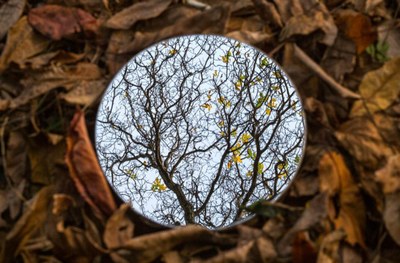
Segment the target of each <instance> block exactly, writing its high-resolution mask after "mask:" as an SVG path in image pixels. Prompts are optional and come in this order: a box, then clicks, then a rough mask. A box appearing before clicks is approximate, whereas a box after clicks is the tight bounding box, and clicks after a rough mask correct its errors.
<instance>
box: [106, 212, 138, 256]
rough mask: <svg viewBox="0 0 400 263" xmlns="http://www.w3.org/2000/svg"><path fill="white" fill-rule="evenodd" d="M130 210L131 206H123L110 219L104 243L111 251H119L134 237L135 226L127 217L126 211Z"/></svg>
mask: <svg viewBox="0 0 400 263" xmlns="http://www.w3.org/2000/svg"><path fill="white" fill-rule="evenodd" d="M128 209H130V206H129V204H123V205H121V206H120V208H118V210H117V211H115V212H114V214H113V215H112V216H111V217H110V218H109V219H108V221H107V223H106V228H105V230H104V238H103V239H104V243H105V244H106V246H107V247H108V248H109V249H112V250H114V249H118V248H120V247H122V246H123V245H124V244H125V242H126V241H128V240H130V239H131V238H132V236H133V230H134V225H133V223H132V222H131V220H130V219H129V218H127V217H126V211H127V210H128Z"/></svg>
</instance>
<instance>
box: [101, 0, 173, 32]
mask: <svg viewBox="0 0 400 263" xmlns="http://www.w3.org/2000/svg"><path fill="white" fill-rule="evenodd" d="M171 2H172V0H149V1H145V2H139V3H135V4H133V5H132V6H130V7H127V8H125V9H123V10H122V11H121V12H119V13H117V14H115V15H113V16H112V17H111V18H110V19H108V20H107V22H106V24H105V26H106V27H109V28H113V29H129V28H130V27H131V26H133V25H134V24H135V23H136V22H138V21H140V20H146V19H149V18H153V17H156V16H159V15H160V14H161V13H162V12H164V11H165V9H167V8H168V6H169V5H170V4H171Z"/></svg>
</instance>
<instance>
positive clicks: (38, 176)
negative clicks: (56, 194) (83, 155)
mask: <svg viewBox="0 0 400 263" xmlns="http://www.w3.org/2000/svg"><path fill="white" fill-rule="evenodd" d="M27 153H28V154H29V161H30V167H31V181H32V182H33V183H37V184H43V185H48V184H50V183H51V179H52V178H53V177H54V176H57V173H58V170H57V164H59V163H62V161H63V157H64V155H65V141H63V142H62V143H58V144H56V145H51V144H48V143H46V142H45V143H43V140H42V138H40V137H39V138H37V139H36V140H33V139H32V140H30V142H29V149H28V151H27Z"/></svg>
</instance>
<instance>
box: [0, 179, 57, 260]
mask: <svg viewBox="0 0 400 263" xmlns="http://www.w3.org/2000/svg"><path fill="white" fill-rule="evenodd" d="M52 192H53V189H52V187H44V188H42V189H41V190H40V191H39V192H38V193H37V194H36V195H35V197H34V198H33V199H32V201H31V203H30V204H29V207H28V209H27V210H26V212H25V213H24V214H23V215H22V216H21V217H20V218H19V220H18V221H17V223H16V224H15V225H14V227H13V229H12V230H11V231H10V232H9V233H8V234H7V237H6V240H5V247H3V250H2V251H1V254H0V261H1V262H15V256H16V255H17V254H18V253H19V252H20V251H21V250H22V249H24V246H25V245H26V244H27V242H28V241H29V239H30V237H31V236H32V235H33V234H34V232H35V231H36V230H37V229H39V228H40V227H41V226H42V225H43V223H44V222H45V220H46V218H47V208H48V207H49V205H50V204H51V200H52Z"/></svg>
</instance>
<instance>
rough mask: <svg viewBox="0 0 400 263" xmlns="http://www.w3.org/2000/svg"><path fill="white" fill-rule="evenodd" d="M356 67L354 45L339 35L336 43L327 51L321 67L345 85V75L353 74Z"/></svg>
mask: <svg viewBox="0 0 400 263" xmlns="http://www.w3.org/2000/svg"><path fill="white" fill-rule="evenodd" d="M355 65H356V49H355V45H354V43H353V42H352V41H351V40H348V39H346V38H345V37H344V36H342V35H338V37H337V38H336V40H335V43H334V44H333V45H332V46H330V47H328V49H327V50H326V52H325V54H324V57H323V58H322V61H321V66H322V67H323V68H324V69H325V70H326V71H327V72H328V73H329V75H331V76H332V77H333V78H334V79H336V80H337V81H338V82H339V83H343V79H344V75H345V74H349V73H351V72H353V70H354V67H355Z"/></svg>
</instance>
